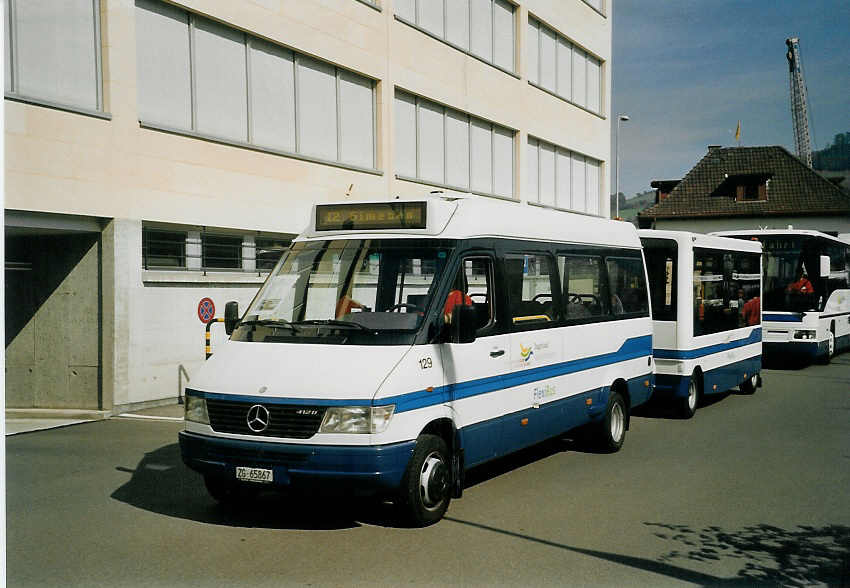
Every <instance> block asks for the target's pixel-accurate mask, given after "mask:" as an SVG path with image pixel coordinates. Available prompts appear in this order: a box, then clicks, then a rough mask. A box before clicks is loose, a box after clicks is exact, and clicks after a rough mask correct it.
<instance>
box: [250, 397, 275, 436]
mask: <svg viewBox="0 0 850 588" xmlns="http://www.w3.org/2000/svg"><path fill="white" fill-rule="evenodd" d="M245 420H246V421H247V422H248V428H249V429H251V430H252V431H254V432H255V433H262V432H263V431H265V430H266V429H267V428H268V426H269V422H271V415H269V409H267V408H266V407H265V406H263V405H262V404H255V405H254V406H252V407H251V408H249V409H248V416H247V418H246V419H245Z"/></svg>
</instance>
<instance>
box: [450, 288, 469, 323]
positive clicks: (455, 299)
mask: <svg viewBox="0 0 850 588" xmlns="http://www.w3.org/2000/svg"><path fill="white" fill-rule="evenodd" d="M458 304H465V305H466V306H472V298H470V297H469V296H468V295H467V294H464V293H462V292H461V291H460V290H452V291H451V292H449V295H448V297H446V304H445V306H443V317H444V318H446V322H448V321H450V320H451V317H452V311H453V310H454V309H455V306H457V305H458Z"/></svg>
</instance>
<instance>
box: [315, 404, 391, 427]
mask: <svg viewBox="0 0 850 588" xmlns="http://www.w3.org/2000/svg"><path fill="white" fill-rule="evenodd" d="M393 412H395V404H389V405H387V406H330V407H328V409H327V410H326V411H325V418H323V419H322V425H321V426H320V427H319V432H320V433H383V432H384V431H386V430H387V427H388V426H389V424H390V419H391V418H392V416H393Z"/></svg>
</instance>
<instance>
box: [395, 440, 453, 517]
mask: <svg viewBox="0 0 850 588" xmlns="http://www.w3.org/2000/svg"><path fill="white" fill-rule="evenodd" d="M450 501H451V460H450V459H449V450H448V447H447V446H446V442H445V441H444V440H443V439H442V438H441V437H438V436H437V435H428V434H423V435H420V436H419V438H418V439H417V440H416V447H415V449H414V450H413V456H412V457H411V458H410V463H409V464H408V465H407V470H406V471H405V473H404V477H403V478H402V481H401V489H400V492H399V497H398V506H399V507H400V510H401V515H402V517H403V518H404V519H405V521H406V522H407V523H409V524H410V525H412V526H416V527H426V526H428V525H432V524H434V523H436V522H437V521H439V520H440V519H441V518H443V515H444V514H445V513H446V510H447V509H448V508H449V502H450Z"/></svg>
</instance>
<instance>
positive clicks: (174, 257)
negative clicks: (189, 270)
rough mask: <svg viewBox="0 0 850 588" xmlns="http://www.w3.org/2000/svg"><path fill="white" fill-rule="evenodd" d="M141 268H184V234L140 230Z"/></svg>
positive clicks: (183, 232)
mask: <svg viewBox="0 0 850 588" xmlns="http://www.w3.org/2000/svg"><path fill="white" fill-rule="evenodd" d="M142 267H144V268H145V269H155V268H162V269H175V268H185V267H186V232H185V231H182V232H181V231H160V230H156V229H148V228H145V229H142Z"/></svg>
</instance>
